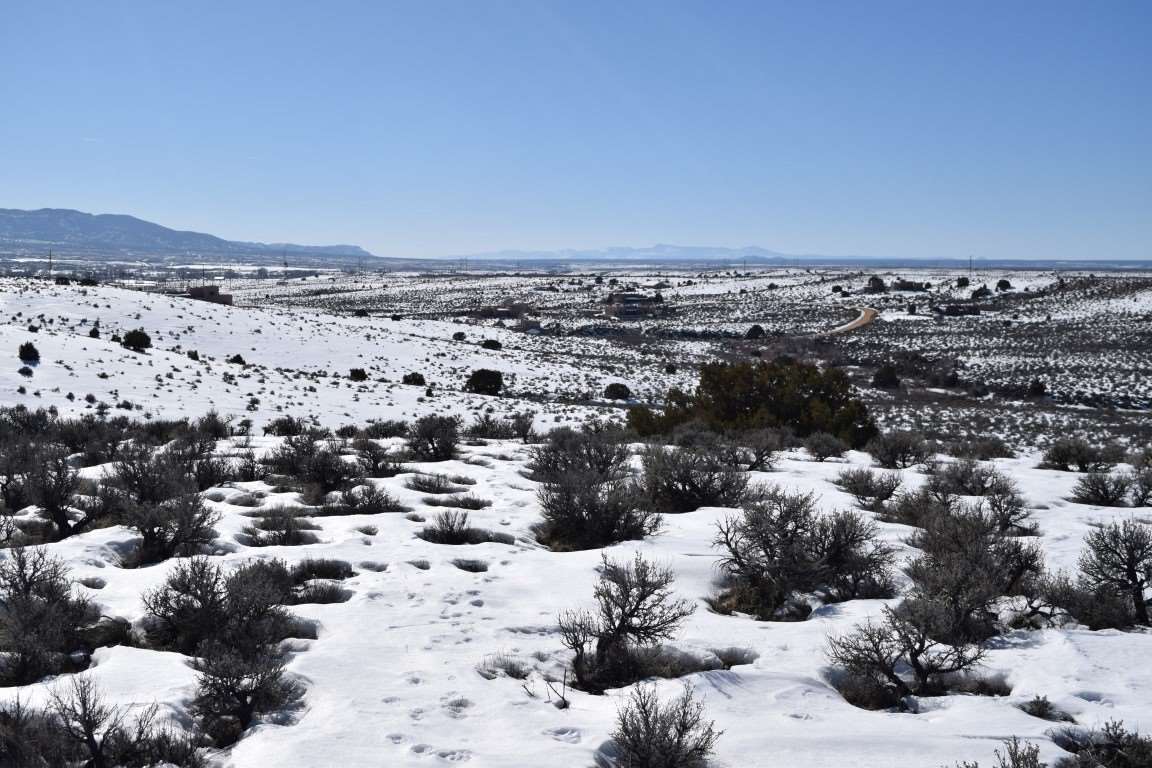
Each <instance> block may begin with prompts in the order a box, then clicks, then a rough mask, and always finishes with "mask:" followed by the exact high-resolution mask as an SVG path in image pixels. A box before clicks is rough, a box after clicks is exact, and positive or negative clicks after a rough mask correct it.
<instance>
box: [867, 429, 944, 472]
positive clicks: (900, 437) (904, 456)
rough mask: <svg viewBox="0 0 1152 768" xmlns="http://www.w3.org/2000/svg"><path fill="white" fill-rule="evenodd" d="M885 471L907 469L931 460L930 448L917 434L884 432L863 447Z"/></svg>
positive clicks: (921, 436) (922, 437)
mask: <svg viewBox="0 0 1152 768" xmlns="http://www.w3.org/2000/svg"><path fill="white" fill-rule="evenodd" d="M865 450H866V451H868V453H870V454H872V458H873V459H875V461H876V463H877V464H879V465H880V466H881V467H884V468H886V469H908V468H909V467H914V466H916V465H917V464H923V463H924V462H926V461H928V459H930V458H932V448H931V446H930V445H929V444H928V441H927V440H925V439H924V436H923V435H921V434H919V433H918V432H885V433H883V434H880V435H877V436H876V437H874V438H873V439H872V441H871V442H869V443H868V445H867V446H866V447H865Z"/></svg>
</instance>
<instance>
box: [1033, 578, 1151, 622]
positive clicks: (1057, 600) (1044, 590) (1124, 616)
mask: <svg viewBox="0 0 1152 768" xmlns="http://www.w3.org/2000/svg"><path fill="white" fill-rule="evenodd" d="M1030 603H1031V607H1030V611H1029V615H1028V616H1027V617H1026V620H1025V623H1026V624H1027V625H1028V626H1040V627H1045V626H1061V625H1062V624H1063V623H1066V620H1067V618H1069V617H1070V618H1071V619H1072V620H1073V621H1075V622H1077V623H1080V624H1084V625H1087V627H1088V628H1089V629H1124V628H1126V627H1130V626H1132V624H1133V623H1134V616H1133V614H1132V600H1131V598H1130V597H1129V595H1128V594H1126V593H1125V592H1124V591H1122V590H1120V589H1118V588H1116V586H1114V585H1112V584H1100V585H1095V586H1093V585H1092V584H1091V583H1090V582H1089V581H1088V580H1087V579H1086V578H1084V576H1083V574H1081V575H1080V577H1079V578H1077V579H1073V578H1072V577H1070V576H1069V575H1068V574H1066V573H1056V574H1045V575H1044V576H1043V577H1041V578H1040V579H1039V580H1038V581H1037V583H1036V588H1035V591H1034V594H1033V596H1032V597H1031V599H1030Z"/></svg>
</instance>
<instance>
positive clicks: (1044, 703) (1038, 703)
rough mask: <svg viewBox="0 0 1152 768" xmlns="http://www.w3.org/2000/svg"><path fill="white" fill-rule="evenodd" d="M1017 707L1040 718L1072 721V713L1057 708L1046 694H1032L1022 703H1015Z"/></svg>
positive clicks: (1063, 721)
mask: <svg viewBox="0 0 1152 768" xmlns="http://www.w3.org/2000/svg"><path fill="white" fill-rule="evenodd" d="M1017 707H1018V709H1020V710H1021V711H1023V712H1027V713H1028V714H1030V715H1032V717H1038V718H1040V719H1041V720H1049V721H1051V722H1054V723H1070V722H1073V718H1072V715H1070V714H1068V713H1067V712H1065V711H1063V710H1061V709H1058V708H1057V707H1056V705H1055V704H1053V703H1052V702H1051V701H1049V700H1048V697H1047V696H1033V697H1032V698H1031V699H1029V700H1028V701H1026V702H1024V703H1023V704H1019V705H1017Z"/></svg>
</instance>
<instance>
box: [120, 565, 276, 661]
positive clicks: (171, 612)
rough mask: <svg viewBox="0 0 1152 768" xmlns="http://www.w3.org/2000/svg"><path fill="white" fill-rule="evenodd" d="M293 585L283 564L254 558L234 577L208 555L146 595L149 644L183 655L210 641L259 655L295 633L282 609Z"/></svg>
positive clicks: (174, 572)
mask: <svg viewBox="0 0 1152 768" xmlns="http://www.w3.org/2000/svg"><path fill="white" fill-rule="evenodd" d="M292 587H293V578H292V574H291V572H290V571H289V570H288V569H287V567H286V566H285V565H284V563H283V562H281V561H279V560H255V561H252V562H250V563H247V564H245V565H243V566H241V567H240V568H237V569H236V570H235V571H233V572H232V573H229V574H225V573H224V571H223V569H221V568H220V566H219V565H217V564H215V563H213V562H212V561H211V560H209V559H208V558H205V557H193V558H190V559H188V560H184V561H181V562H179V563H178V564H177V565H176V567H175V568H173V569H172V571H171V572H170V573H169V574H168V578H167V579H166V580H165V581H164V583H163V584H161V585H160V586H158V587H156V588H155V589H152V590H150V591H148V592H145V593H144V595H143V602H144V608H145V611H146V612H147V616H146V619H145V630H146V632H147V636H148V640H149V642H150V643H151V644H152V645H154V646H156V647H158V648H163V649H167V650H172V651H176V652H178V653H184V654H193V653H197V652H198V649H200V647H201V646H203V645H204V644H206V643H209V642H215V643H218V644H223V645H225V646H227V647H229V648H233V649H236V650H237V652H241V653H245V654H248V653H256V652H257V651H258V650H259V649H260V648H262V647H263V646H265V645H267V644H270V643H278V642H279V641H280V640H283V639H284V638H286V637H289V636H291V635H292V634H293V632H294V630H295V629H296V626H295V623H294V621H293V619H292V617H291V616H290V615H289V614H288V613H287V612H286V611H285V610H284V608H283V607H282V606H283V605H284V603H286V602H288V601H289V600H290V599H291V596H292Z"/></svg>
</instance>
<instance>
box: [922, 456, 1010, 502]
mask: <svg viewBox="0 0 1152 768" xmlns="http://www.w3.org/2000/svg"><path fill="white" fill-rule="evenodd" d="M928 482H929V487H931V488H932V490H933V491H935V492H945V493H954V494H957V495H960V496H984V495H986V494H988V493H989V492H991V491H992V490H993V489H994V488H996V487H997V486H1003V485H1005V484H1008V483H1010V482H1012V481H1011V479H1010V478H1008V477H1007V476H1005V475H1004V474H1003V473H1002V472H1000V471H999V470H998V469H996V468H995V467H993V466H991V465H989V464H984V463H982V462H979V461H976V460H975V459H960V460H958V461H953V462H948V463H942V464H941V465H940V466H939V468H938V469H937V471H936V472H935V473H933V475H932V478H931V479H930V480H929V481H928Z"/></svg>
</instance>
